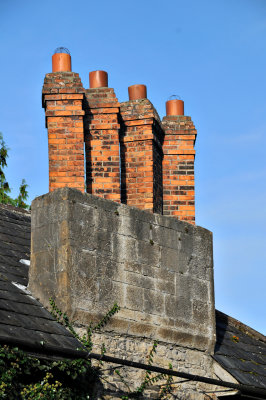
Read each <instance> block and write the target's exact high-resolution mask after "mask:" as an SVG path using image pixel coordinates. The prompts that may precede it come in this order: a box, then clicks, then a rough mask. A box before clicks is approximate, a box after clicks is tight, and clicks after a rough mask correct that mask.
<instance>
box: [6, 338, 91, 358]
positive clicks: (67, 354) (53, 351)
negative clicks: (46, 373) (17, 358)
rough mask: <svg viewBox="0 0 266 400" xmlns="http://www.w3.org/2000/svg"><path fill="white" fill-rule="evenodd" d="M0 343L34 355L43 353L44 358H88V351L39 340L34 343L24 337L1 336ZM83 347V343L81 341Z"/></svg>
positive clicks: (37, 355)
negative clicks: (53, 344) (43, 342)
mask: <svg viewBox="0 0 266 400" xmlns="http://www.w3.org/2000/svg"><path fill="white" fill-rule="evenodd" d="M0 345H7V346H12V347H19V348H20V349H21V350H24V351H26V352H27V353H30V355H31V356H33V357H39V356H42V355H43V358H49V356H51V357H52V358H53V359H54V358H58V357H59V358H67V359H69V358H74V359H76V358H87V352H86V351H83V350H78V349H73V348H66V347H63V348H61V347H58V346H57V347H55V346H50V345H47V344H43V345H42V344H41V343H39V342H35V343H32V342H30V341H27V340H24V339H18V338H15V339H13V338H12V337H0ZM80 347H82V343H80Z"/></svg>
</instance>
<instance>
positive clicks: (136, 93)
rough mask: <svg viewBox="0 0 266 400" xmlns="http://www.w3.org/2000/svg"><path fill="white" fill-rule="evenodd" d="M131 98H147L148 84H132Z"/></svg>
mask: <svg viewBox="0 0 266 400" xmlns="http://www.w3.org/2000/svg"><path fill="white" fill-rule="evenodd" d="M128 96H129V100H140V99H146V98H147V86H146V85H132V86H129V87H128Z"/></svg>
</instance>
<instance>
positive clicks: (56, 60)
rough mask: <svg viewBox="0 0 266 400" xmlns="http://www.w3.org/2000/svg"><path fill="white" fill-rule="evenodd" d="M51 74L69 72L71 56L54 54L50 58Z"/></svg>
mask: <svg viewBox="0 0 266 400" xmlns="http://www.w3.org/2000/svg"><path fill="white" fill-rule="evenodd" d="M52 65H53V72H71V71H72V69H71V55H70V54H67V53H55V54H54V55H53V57H52Z"/></svg>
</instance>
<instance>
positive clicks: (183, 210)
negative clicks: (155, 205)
mask: <svg viewBox="0 0 266 400" xmlns="http://www.w3.org/2000/svg"><path fill="white" fill-rule="evenodd" d="M162 126H163V128H164V131H165V139H164V144H163V151H164V160H163V214H164V215H170V216H174V217H177V218H178V219H180V220H183V221H187V222H190V223H191V224H195V181H194V160H195V150H194V144H195V140H196V135H197V131H196V129H195V127H194V124H193V122H192V121H191V118H190V117H186V116H184V102H183V101H182V100H178V99H174V100H169V101H167V102H166V116H165V117H164V118H163V120H162Z"/></svg>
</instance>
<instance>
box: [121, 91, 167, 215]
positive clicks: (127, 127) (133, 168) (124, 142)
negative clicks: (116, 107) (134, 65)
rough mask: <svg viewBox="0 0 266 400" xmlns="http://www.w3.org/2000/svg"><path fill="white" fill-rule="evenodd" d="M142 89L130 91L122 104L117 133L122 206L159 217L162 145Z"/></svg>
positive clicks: (158, 124) (161, 134) (157, 121)
mask: <svg viewBox="0 0 266 400" xmlns="http://www.w3.org/2000/svg"><path fill="white" fill-rule="evenodd" d="M146 97H147V89H146V86H145V85H133V86H130V87H129V101H127V102H124V103H121V118H122V121H123V123H122V127H121V133H120V145H121V146H120V153H121V190H122V202H123V203H126V204H128V205H130V206H135V207H138V208H141V209H144V210H148V211H151V212H155V213H159V214H162V210H163V203H162V200H163V196H162V195H163V188H162V159H163V153H162V141H163V137H164V132H163V130H162V127H161V122H160V118H159V116H158V114H157V112H156V110H155V108H154V107H153V105H152V103H151V102H150V101H149V100H148V99H147V98H146Z"/></svg>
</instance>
